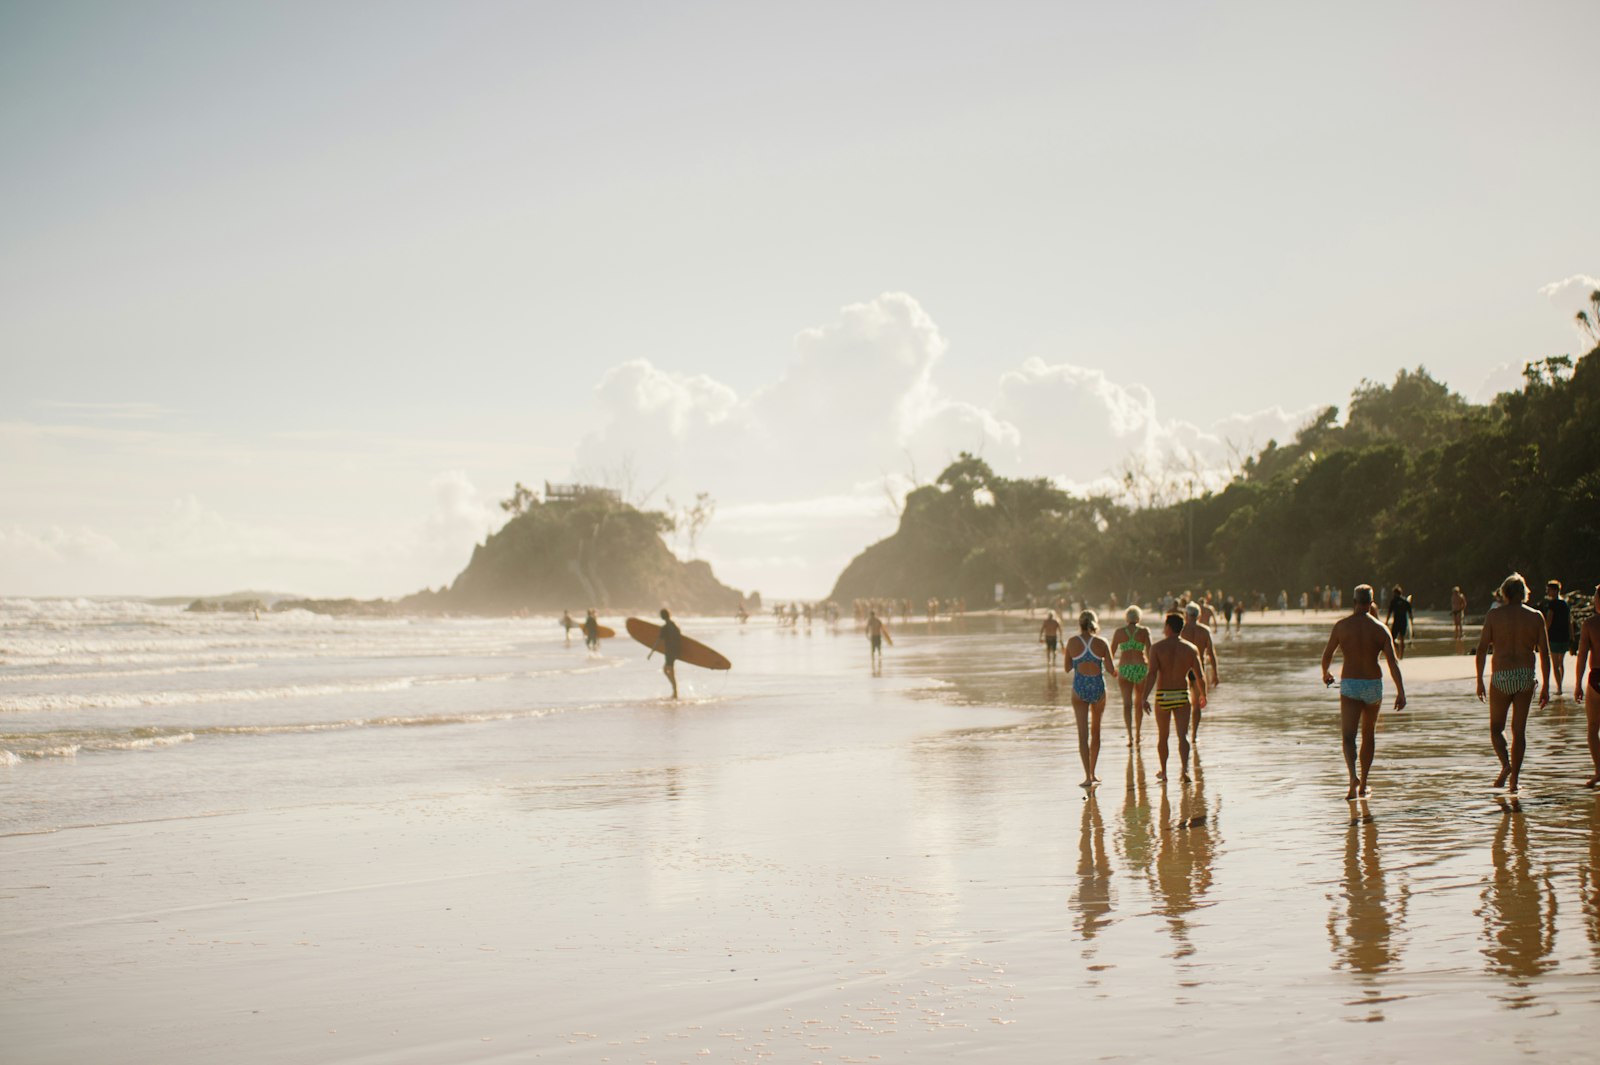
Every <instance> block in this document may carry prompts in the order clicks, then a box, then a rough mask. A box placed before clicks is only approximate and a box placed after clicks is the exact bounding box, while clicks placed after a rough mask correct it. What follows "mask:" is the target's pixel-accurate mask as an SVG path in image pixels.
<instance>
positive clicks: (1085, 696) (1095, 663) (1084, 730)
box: [1062, 610, 1111, 791]
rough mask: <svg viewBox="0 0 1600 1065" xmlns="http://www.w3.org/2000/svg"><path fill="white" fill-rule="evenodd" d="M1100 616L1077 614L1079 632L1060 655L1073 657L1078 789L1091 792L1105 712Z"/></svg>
mask: <svg viewBox="0 0 1600 1065" xmlns="http://www.w3.org/2000/svg"><path fill="white" fill-rule="evenodd" d="M1099 631H1100V619H1099V618H1097V617H1096V616H1095V613H1094V611H1093V610H1085V611H1084V612H1083V613H1081V614H1079V615H1078V635H1076V636H1074V637H1073V638H1072V639H1070V640H1068V641H1067V646H1066V647H1065V648H1063V650H1062V654H1063V656H1065V657H1068V658H1070V659H1071V660H1072V669H1071V673H1072V713H1073V715H1074V716H1075V717H1077V719H1078V757H1079V758H1081V759H1083V783H1082V784H1079V785H1078V786H1079V787H1080V788H1083V789H1084V790H1085V791H1093V790H1094V786H1095V785H1096V784H1098V783H1100V778H1099V777H1097V776H1095V775H1094V771H1095V766H1096V765H1098V764H1099V761H1100V719H1101V717H1102V716H1104V714H1105V712H1106V678H1105V667H1106V663H1107V662H1108V661H1110V659H1111V648H1110V647H1109V646H1108V645H1107V644H1106V642H1105V640H1103V639H1101V638H1100V637H1099V636H1098V635H1097V633H1099Z"/></svg>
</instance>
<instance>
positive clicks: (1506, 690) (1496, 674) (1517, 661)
mask: <svg viewBox="0 0 1600 1065" xmlns="http://www.w3.org/2000/svg"><path fill="white" fill-rule="evenodd" d="M1500 595H1501V597H1502V598H1503V599H1504V600H1505V605H1504V606H1501V607H1497V608H1496V609H1494V610H1491V611H1489V614H1488V616H1487V617H1485V618H1484V619H1483V634H1482V635H1481V636H1480V637H1478V652H1477V654H1476V656H1475V661H1476V664H1477V674H1478V701H1479V702H1487V703H1488V704H1489V739H1490V741H1491V742H1493V744H1494V753H1495V757H1497V758H1499V759H1500V775H1499V776H1498V777H1496V778H1495V781H1494V786H1495V787H1497V788H1500V787H1505V788H1509V789H1510V790H1511V791H1512V792H1513V793H1515V792H1516V791H1517V787H1518V782H1519V781H1520V779H1521V777H1522V757H1523V755H1524V754H1525V753H1527V750H1528V711H1529V709H1530V707H1531V705H1532V703H1533V691H1534V687H1535V686H1536V685H1537V686H1538V688H1539V706H1540V707H1541V708H1543V707H1545V706H1548V705H1549V703H1550V640H1549V637H1548V636H1547V635H1546V634H1545V628H1544V615H1543V614H1541V613H1539V612H1538V611H1537V610H1535V609H1533V608H1532V607H1530V606H1529V605H1528V603H1527V599H1528V582H1527V581H1526V580H1524V579H1523V577H1522V574H1520V573H1513V574H1512V575H1511V576H1509V577H1507V578H1506V579H1505V583H1503V584H1501V585H1500ZM1491 652H1492V654H1493V660H1492V661H1493V667H1494V668H1493V670H1492V671H1491V673H1490V677H1489V685H1488V687H1487V688H1486V687H1485V686H1484V683H1483V663H1484V659H1485V658H1488V657H1489V656H1490V654H1491ZM1535 655H1538V657H1539V678H1537V679H1536V678H1535V676H1534V672H1533V659H1534V656H1535ZM1508 717H1509V719H1510V722H1511V749H1510V752H1509V755H1508V753H1507V750H1506V737H1505V730H1506V721H1507V718H1508Z"/></svg>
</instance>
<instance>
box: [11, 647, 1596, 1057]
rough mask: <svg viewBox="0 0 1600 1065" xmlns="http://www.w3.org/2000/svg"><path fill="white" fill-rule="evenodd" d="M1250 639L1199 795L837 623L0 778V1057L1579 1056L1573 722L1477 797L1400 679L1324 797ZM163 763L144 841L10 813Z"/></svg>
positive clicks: (977, 671)
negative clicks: (573, 707) (1393, 707)
mask: <svg viewBox="0 0 1600 1065" xmlns="http://www.w3.org/2000/svg"><path fill="white" fill-rule="evenodd" d="M1262 620H1263V623H1261V624H1255V623H1252V624H1251V625H1249V626H1247V629H1246V632H1245V633H1244V634H1243V635H1242V636H1239V637H1229V638H1227V639H1225V640H1224V639H1219V652H1220V654H1221V656H1222V664H1223V669H1224V677H1225V679H1226V680H1227V683H1225V684H1224V685H1223V686H1222V687H1221V689H1220V690H1219V691H1218V692H1217V693H1216V697H1215V699H1214V702H1213V704H1212V708H1211V710H1210V711H1208V713H1207V715H1206V718H1205V723H1204V726H1203V728H1202V732H1201V737H1200V741H1199V746H1198V751H1199V760H1198V766H1199V776H1198V780H1197V781H1196V782H1195V783H1194V784H1192V785H1189V786H1180V785H1178V784H1177V783H1175V782H1174V783H1172V784H1169V785H1167V786H1166V787H1164V788H1163V787H1162V786H1161V785H1160V784H1159V783H1158V782H1157V781H1156V780H1155V779H1154V774H1155V772H1156V770H1157V766H1156V761H1155V753H1154V729H1153V727H1147V728H1146V729H1145V730H1144V736H1143V744H1142V747H1141V748H1140V749H1139V750H1138V751H1137V752H1135V753H1133V754H1130V752H1129V751H1128V749H1127V748H1126V747H1125V746H1124V738H1125V732H1124V729H1123V725H1122V721H1121V713H1120V707H1119V706H1113V707H1112V708H1111V709H1109V710H1108V712H1107V715H1106V721H1105V730H1104V731H1105V747H1104V752H1103V755H1102V759H1101V765H1100V771H1101V776H1102V777H1103V779H1104V784H1103V786H1102V787H1101V788H1100V789H1099V791H1098V792H1097V793H1096V794H1095V795H1094V796H1092V797H1091V798H1088V799H1085V798H1084V796H1083V793H1082V792H1081V791H1080V790H1079V789H1078V788H1077V787H1076V786H1075V785H1076V782H1077V781H1078V780H1079V779H1081V770H1080V767H1079V763H1078V755H1077V739H1076V732H1075V729H1074V727H1073V721H1072V712H1071V709H1070V704H1069V703H1068V699H1067V693H1068V690H1069V686H1068V685H1067V684H1066V683H1063V682H1062V681H1061V680H1060V679H1059V678H1057V679H1054V680H1052V679H1050V678H1048V677H1047V676H1046V674H1045V672H1044V671H1043V669H1042V668H1041V662H1042V655H1040V654H1039V653H1038V650H1037V648H1036V646H1035V645H1033V644H1032V642H1031V641H1032V631H1033V629H1034V628H1035V627H1036V622H1031V621H1029V620H1027V619H1026V618H1020V617H1012V618H1005V619H998V618H989V619H969V620H968V621H967V622H966V623H940V624H935V625H925V624H921V623H916V624H910V625H905V626H899V625H896V626H895V627H894V635H895V637H896V645H895V647H894V648H893V649H891V650H890V651H889V652H888V654H887V661H886V663H885V665H884V667H883V670H882V671H881V674H878V675H875V674H874V673H873V672H872V671H871V670H869V667H868V662H867V653H866V643H865V640H864V639H862V638H861V636H860V635H859V633H858V632H856V631H855V630H854V629H852V628H850V627H849V626H845V627H844V628H842V629H841V630H839V631H837V632H829V631H827V630H824V629H822V628H821V627H820V626H819V627H817V628H816V629H815V630H814V631H813V632H812V633H811V634H809V635H808V634H805V633H804V632H801V633H790V632H784V631H780V630H777V629H774V628H772V627H770V626H754V625H753V626H752V627H750V628H748V629H746V630H743V631H740V630H738V629H736V628H734V627H732V626H731V625H729V624H728V623H716V624H715V625H713V624H710V623H701V624H700V625H699V626H696V625H693V624H689V623H686V624H685V630H686V631H687V632H689V633H690V634H691V635H696V636H700V637H701V638H704V639H706V640H707V642H711V643H714V644H715V645H716V646H718V647H719V648H720V649H722V650H724V651H725V652H726V653H727V654H728V655H729V657H731V658H733V660H734V662H735V669H734V670H733V671H732V673H730V674H728V675H726V676H713V675H709V674H705V673H700V674H697V675H695V676H693V677H691V678H689V680H690V686H691V687H692V689H693V690H692V691H691V693H690V694H691V696H692V698H691V699H689V700H688V701H686V702H685V703H683V704H679V705H673V704H670V703H668V702H666V701H663V700H661V699H660V698H659V690H660V688H661V687H663V686H664V682H663V681H662V680H661V677H660V675H659V673H658V672H657V671H656V670H655V668H654V666H653V665H647V664H645V663H644V662H642V661H640V656H641V655H642V649H639V648H634V647H631V646H629V645H627V644H626V643H625V642H619V643H612V644H608V646H607V648H606V656H607V658H608V659H612V660H616V661H618V662H620V664H619V665H617V666H616V668H614V669H608V670H604V671H601V672H598V673H594V674H582V675H578V676H576V677H573V678H569V679H566V680H562V681H561V682H560V683H561V684H562V685H565V686H567V687H566V688H564V689H563V690H569V689H570V690H571V691H574V692H576V691H579V690H580V689H581V687H582V686H584V685H590V686H592V687H593V688H594V689H595V691H594V693H593V694H594V695H596V696H597V697H598V696H602V695H603V697H604V700H603V701H602V702H601V705H598V706H597V707H596V708H593V709H586V710H584V711H582V712H577V711H567V712H554V713H549V714H540V715H537V716H535V715H528V716H508V717H505V718H502V719H487V720H474V721H471V722H468V723H462V724H445V725H441V726H439V727H434V728H381V729H353V730H349V731H347V732H338V733H305V734H289V735H281V736H280V735H274V736H251V737H248V738H234V737H224V738H218V739H215V740H211V739H209V738H208V737H205V736H204V735H202V738H201V740H200V741H196V742H192V743H183V744H181V745H177V746H174V747H172V748H169V749H162V750H152V751H142V752H138V753H132V754H122V755H117V756H115V759H114V760H113V758H112V757H110V756H108V757H106V758H104V759H95V758H90V757H89V756H88V755H79V756H78V757H77V758H73V759H44V760H34V759H26V760H23V761H21V762H19V763H17V764H14V765H11V766H9V767H7V768H6V769H4V770H3V771H0V789H3V790H0V797H3V799H4V801H5V802H6V803H7V804H13V805H11V809H12V811H13V819H12V823H11V825H10V827H11V829H12V834H10V835H7V836H5V837H3V838H0V912H3V913H4V915H5V920H4V927H3V929H0V950H3V951H4V955H5V958H6V964H5V966H4V967H3V973H0V1024H3V1029H4V1032H5V1047H6V1052H5V1059H6V1060H7V1061H8V1062H15V1063H18V1065H23V1063H29V1065H31V1063H46V1062H62V1063H66V1062H73V1063H81V1062H93V1061H118V1062H200V1061H222V1060H225V1061H231V1062H282V1061H316V1062H350V1063H356V1062H361V1063H374V1065H400V1063H411V1062H416V1063H423V1062H429V1063H432V1062H494V1061H513V1060H515V1061H528V1060H539V1061H556V1062H563V1061H566V1062H619V1063H620V1062H640V1063H648V1062H657V1063H663V1065H664V1063H667V1062H673V1063H678V1062H693V1063H700V1062H717V1061H721V1062H741V1061H744V1062H755V1061H767V1060H770V1061H777V1062H812V1061H819V1062H869V1061H891V1060H899V1061H934V1060H949V1059H956V1058H966V1059H972V1060H986V1061H1008V1062H1010V1061H1019V1062H1034V1061H1038V1062H1045V1061H1058V1060H1063V1059H1067V1060H1097V1059H1111V1060H1124V1061H1154V1060H1174V1059H1181V1060H1190V1061H1196V1060H1198V1061H1217V1060H1222V1059H1224V1058H1226V1059H1230V1060H1244V1061H1281V1060H1285V1059H1297V1060H1300V1061H1317V1062H1320V1061H1329V1062H1332V1061H1340V1062H1343V1061H1349V1060H1363V1061H1373V1062H1388V1061H1397V1062H1398V1061H1415V1060H1422V1059H1429V1060H1431V1059H1434V1058H1441V1057H1442V1058H1445V1059H1453V1060H1461V1061H1500V1060H1504V1059H1505V1058H1507V1057H1509V1056H1513V1055H1515V1056H1517V1057H1520V1058H1532V1059H1535V1060H1546V1059H1547V1060H1551V1061H1566V1060H1572V1059H1574V1058H1576V1057H1578V1056H1580V1055H1586V1054H1588V1053H1589V1052H1590V1050H1591V1049H1592V1044H1593V1018H1594V1017H1595V1016H1596V1013H1595V1007H1596V1005H1597V1003H1600V888H1597V881H1596V864H1597V860H1600V796H1596V795H1595V794H1594V793H1592V792H1588V791H1584V790H1582V789H1581V788H1579V787H1577V786H1576V785H1577V784H1578V783H1580V782H1581V780H1582V778H1583V777H1584V776H1586V775H1587V773H1586V768H1585V767H1586V766H1587V762H1588V759H1587V754H1586V752H1585V750H1584V748H1583V743H1582V734H1581V723H1582V720H1583V715H1582V711H1581V708H1578V707H1575V706H1573V705H1571V704H1569V703H1558V704H1556V705H1555V706H1553V707H1552V708H1551V709H1549V710H1546V711H1542V712H1536V713H1535V715H1534V720H1533V723H1532V726H1531V731H1532V737H1533V739H1532V743H1531V745H1530V752H1529V763H1528V768H1527V770H1526V771H1525V775H1524V779H1525V782H1526V791H1525V793H1524V795H1523V796H1522V797H1521V798H1520V800H1518V801H1516V802H1512V801H1511V800H1509V799H1508V798H1507V797H1505V796H1504V795H1497V794H1495V793H1493V792H1492V791H1491V790H1490V788H1489V786H1488V785H1489V782H1490V780H1491V779H1492V777H1493V775H1494V764H1493V760H1492V756H1491V754H1490V751H1489V745H1488V739H1487V736H1486V735H1485V732H1486V729H1485V727H1484V714H1483V712H1482V710H1481V707H1480V706H1479V705H1478V704H1477V702H1476V701H1475V700H1474V699H1473V698H1472V697H1471V694H1470V689H1469V687H1468V685H1470V681H1467V682H1463V681H1462V680H1461V679H1459V678H1457V677H1455V676H1454V674H1451V675H1449V676H1445V677H1439V676H1435V675H1434V674H1433V673H1429V674H1427V675H1426V676H1423V675H1421V674H1420V673H1419V676H1418V677H1417V679H1416V681H1415V683H1414V684H1412V685H1410V686H1409V687H1410V689H1411V690H1410V696H1411V707H1410V708H1409V709H1408V710H1406V711H1405V712H1404V713H1401V714H1385V716H1384V718H1383V721H1382V725H1381V729H1380V735H1379V751H1378V764H1377V768H1376V770H1375V771H1374V774H1373V781H1374V786H1375V794H1374V796H1373V798H1372V799H1371V800H1370V801H1368V802H1361V803H1346V802H1344V801H1342V795H1343V789H1344V783H1343V768H1342V763H1341V760H1340V756H1339V750H1338V739H1337V731H1336V726H1335V722H1336V700H1335V698H1334V696H1333V695H1331V694H1330V693H1328V692H1326V691H1325V690H1324V689H1323V687H1322V685H1321V684H1320V682H1319V681H1318V680H1317V678H1316V677H1315V675H1314V671H1310V672H1308V666H1309V667H1314V666H1315V660H1316V657H1317V656H1318V655H1319V654H1320V651H1321V646H1322V640H1323V639H1324V634H1323V632H1322V631H1320V630H1318V631H1312V630H1310V629H1308V628H1305V627H1302V626H1299V625H1290V626H1274V625H1270V624H1267V623H1265V622H1266V621H1267V620H1269V619H1265V618H1264V619H1262ZM538 638H539V639H541V640H544V639H546V637H545V636H544V635H543V634H542V632H541V633H540V635H539V637H538ZM1442 639H1443V636H1442V635H1441V632H1440V631H1438V630H1436V631H1432V632H1430V631H1428V630H1427V629H1424V630H1423V631H1422V632H1420V633H1419V640H1418V656H1419V662H1420V660H1421V659H1422V658H1425V657H1430V656H1431V657H1434V658H1443V657H1444V652H1445V651H1446V650H1447V648H1445V647H1444V646H1442V645H1441V644H1440V642H1439V641H1440V640H1442ZM552 642H553V644H559V638H556V639H555V640H554V641H552ZM1446 642H1447V641H1446ZM635 652H638V653H637V654H636V653H635ZM510 653H511V652H508V654H510ZM541 653H543V652H541ZM550 653H552V654H563V655H570V656H571V657H572V659H573V660H574V661H575V662H579V663H581V662H582V661H583V658H582V653H581V650H579V651H568V650H566V649H559V650H556V651H551V652H550ZM1462 660H1463V661H1465V662H1468V663H1469V664H1470V659H1462ZM492 683H502V682H498V681H496V682H492ZM503 683H504V684H506V685H508V686H510V687H507V688H506V690H505V691H503V692H502V695H503V696H504V698H501V699H500V701H501V702H503V703H505V704H506V708H507V709H516V708H517V707H518V706H519V705H521V703H519V700H521V699H522V698H523V696H522V695H520V694H518V693H519V692H520V691H521V689H520V688H517V687H515V685H516V684H519V683H520V682H519V681H507V682H503ZM530 683H531V682H530ZM550 683H555V682H553V681H552V682H550ZM480 687H481V686H480ZM474 690H477V689H474ZM529 690H530V691H531V690H533V689H531V688H530V689H529ZM328 698H337V697H336V696H329V697H328ZM426 698H427V699H437V700H441V701H442V702H441V706H442V707H444V708H448V705H449V704H453V703H455V702H459V700H460V698H461V696H460V695H459V693H457V692H455V691H454V690H453V689H450V688H449V687H448V686H441V688H440V691H439V692H437V693H428V694H427V695H426ZM497 698H499V697H497ZM529 698H531V696H530V697H529ZM1112 698H1113V700H1115V699H1116V698H1117V696H1116V695H1115V694H1113V696H1112ZM201 712H202V709H201V708H197V709H195V710H193V711H189V714H190V717H191V718H193V719H195V720H197V719H198V717H197V715H199V714H200V713H201ZM188 723H189V724H191V725H192V724H194V720H189V721H188ZM183 725H184V722H183V721H178V722H176V723H174V724H172V726H171V727H182V726H183ZM241 751H242V752H244V753H243V754H241V753H240V752H241ZM1172 757H1173V763H1174V769H1175V768H1176V759H1177V752H1176V745H1175V744H1174V751H1173V756H1172ZM290 760H296V762H295V766H294V769H293V771H292V772H289V771H288V770H287V769H286V767H287V766H288V765H289V762H290ZM307 760H309V761H310V763H311V767H310V769H311V770H312V771H308V770H307V768H306V762H307ZM129 766H131V767H133V768H131V769H129V768H123V767H129ZM163 766H179V767H181V772H175V771H173V770H169V769H162V770H161V772H160V779H161V781H162V783H161V785H160V788H159V789H156V788H154V787H152V788H151V791H150V794H149V795H146V796H142V797H136V798H138V802H137V803H136V804H135V805H134V806H133V807H130V808H131V809H136V810H138V811H142V812H143V813H145V814H148V815H150V816H149V817H148V818H144V817H141V818H140V819H139V820H138V821H137V822H133V823H117V821H116V819H114V818H109V817H108V818H103V819H101V820H99V821H96V820H95V818H93V817H92V816H89V815H90V814H92V812H93V811H92V810H86V809H85V808H83V807H82V806H81V804H80V805H75V806H73V807H72V814H71V816H70V818H66V819H62V818H59V817H56V816H55V815H53V814H52V812H51V809H50V808H49V807H50V803H49V801H48V800H49V797H50V796H55V795H62V796H64V795H66V794H67V792H68V790H69V789H81V788H82V787H84V786H86V785H88V784H91V783H93V781H91V779H90V778H91V777H93V776H96V775H101V774H115V775H116V777H115V780H116V781H117V786H116V788H114V789H109V788H108V790H119V791H123V792H127V791H136V790H138V785H137V781H138V780H140V779H145V778H150V777H152V776H153V775H155V774H156V770H157V767H163ZM1174 775H1176V774H1174ZM274 780H282V781H283V783H281V784H279V785H276V786H275V785H274ZM308 780H322V781H326V784H325V786H321V787H318V786H313V785H311V784H308V783H307V781H308ZM179 781H182V782H184V783H183V784H182V785H181V786H183V787H188V788H191V789H195V790H196V791H197V792H198V791H202V790H204V789H210V791H208V792H207V793H206V794H207V796H208V797H206V798H204V799H196V798H193V797H190V798H181V797H180V798H179V799H174V797H173V794H172V790H171V789H173V788H176V787H179V786H180V785H179V784H178V783H176V782H179ZM158 790H159V792H160V794H157V793H156V792H157V791H158ZM41 796H44V797H45V799H44V800H41V799H40V797H41ZM57 801H58V802H60V803H62V804H65V803H66V802H67V800H66V799H65V798H61V799H59V800H57ZM107 801H109V800H107ZM127 801H129V802H133V801H134V800H133V799H131V798H130V799H128V800H127ZM19 803H20V804H24V805H26V807H27V809H26V810H25V811H24V812H21V813H19V812H17V811H18V809H19V808H18V806H17V805H15V804H19ZM63 820H70V821H72V822H73V823H75V824H77V825H78V827H69V826H68V825H67V824H65V823H60V822H62V821H63Z"/></svg>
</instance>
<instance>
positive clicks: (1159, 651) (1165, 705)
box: [1139, 614, 1206, 784]
mask: <svg viewBox="0 0 1600 1065" xmlns="http://www.w3.org/2000/svg"><path fill="white" fill-rule="evenodd" d="M1191 673H1192V674H1194V677H1195V679H1196V681H1198V682H1199V685H1200V695H1201V698H1204V697H1205V693H1206V681H1205V667H1204V666H1202V665H1201V663H1200V649H1199V648H1198V647H1196V646H1195V645H1194V644H1192V643H1190V642H1189V641H1188V640H1185V639H1184V638H1183V615H1182V614H1168V615H1167V623H1166V631H1165V635H1164V636H1163V638H1162V639H1160V640H1157V641H1156V642H1155V643H1154V644H1153V645H1151V647H1150V672H1149V674H1148V675H1147V676H1146V677H1145V678H1144V683H1143V684H1141V685H1139V705H1140V706H1142V707H1143V708H1144V712H1145V713H1147V714H1148V713H1149V712H1150V693H1151V692H1152V691H1153V692H1155V696H1156V700H1155V712H1156V728H1157V729H1158V733H1157V736H1158V738H1157V740H1156V754H1157V755H1159V756H1160V758H1161V773H1160V774H1159V775H1158V776H1157V777H1156V779H1157V780H1161V781H1165V780H1166V779H1167V732H1168V730H1169V729H1170V727H1171V725H1172V719H1173V717H1174V716H1176V717H1177V719H1178V757H1179V759H1180V760H1181V761H1182V762H1183V782H1184V783H1185V784H1187V783H1189V710H1190V704H1189V675H1190V674H1191Z"/></svg>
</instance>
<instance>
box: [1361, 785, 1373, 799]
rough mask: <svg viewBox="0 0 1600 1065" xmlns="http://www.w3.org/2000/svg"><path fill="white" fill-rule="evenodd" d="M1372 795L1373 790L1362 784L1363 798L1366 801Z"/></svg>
mask: <svg viewBox="0 0 1600 1065" xmlns="http://www.w3.org/2000/svg"><path fill="white" fill-rule="evenodd" d="M1371 794H1372V789H1371V788H1369V787H1367V785H1365V784H1362V785H1361V797H1362V798H1363V799H1365V798H1366V797H1367V796H1368V795H1371Z"/></svg>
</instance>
